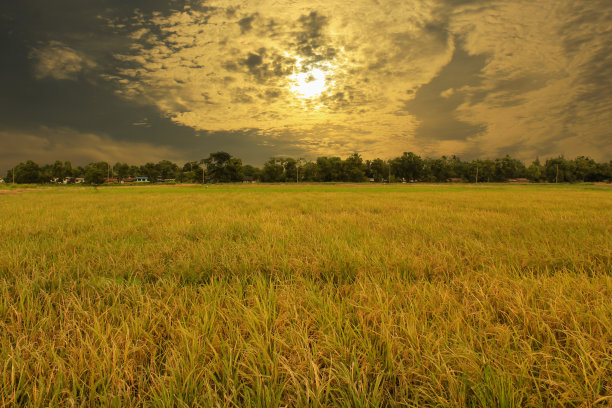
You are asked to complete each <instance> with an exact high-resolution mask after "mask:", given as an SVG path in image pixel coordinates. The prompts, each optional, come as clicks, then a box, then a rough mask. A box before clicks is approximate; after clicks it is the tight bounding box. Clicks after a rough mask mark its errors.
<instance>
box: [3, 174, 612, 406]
mask: <svg viewBox="0 0 612 408" xmlns="http://www.w3.org/2000/svg"><path fill="white" fill-rule="evenodd" d="M7 192H10V193H12V194H8V193H7ZM0 217H1V218H0V364H1V371H0V375H1V377H0V406H6V407H12V406H28V407H29V406H32V407H43V406H44V407H46V406H86V407H90V406H114V407H130V406H134V407H136V406H138V407H140V406H144V407H149V406H152V407H198V406H199V407H305V406H308V407H336V406H338V407H380V406H389V407H424V406H436V407H555V406H559V407H592V406H601V407H604V406H610V405H612V189H610V188H609V187H605V186H594V185H563V186H561V185H559V186H555V185H548V186H546V185H544V186H537V185H524V186H515V185H505V186H504V185H479V186H473V185H471V186H469V185H452V186H451V185H398V186H381V185H378V186H371V185H362V186H351V185H337V186H334V185H304V186H290V185H286V186H283V185H276V186H265V185H258V186H223V185H217V186H211V187H210V188H203V187H201V186H169V187H154V186H150V187H148V186H147V187H100V188H97V189H94V188H92V187H72V188H70V187H66V188H52V189H42V188H35V189H32V190H29V191H23V192H15V190H10V189H8V188H7V187H4V190H1V191H0Z"/></svg>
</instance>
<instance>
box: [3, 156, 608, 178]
mask: <svg viewBox="0 0 612 408" xmlns="http://www.w3.org/2000/svg"><path fill="white" fill-rule="evenodd" d="M77 177H79V178H83V179H84V181H85V182H86V183H90V184H101V183H103V182H104V181H105V180H106V179H107V178H113V179H115V178H116V179H117V181H120V180H123V179H128V178H134V177H147V178H148V180H149V181H150V182H158V181H166V182H167V181H171V180H172V181H176V182H181V183H193V182H197V183H215V182H240V181H262V182H298V181H299V182H308V181H310V182H330V181H333V182H363V181H374V182H383V181H389V180H390V181H391V182H400V181H405V182H413V181H422V182H445V181H451V180H452V181H464V182H470V183H474V182H503V181H508V180H509V179H517V178H518V179H528V180H530V181H532V182H549V183H554V182H559V183H562V182H570V183H571V182H582V181H586V182H597V181H610V180H612V161H610V162H607V163H606V162H603V163H598V162H596V161H595V160H593V159H590V158H588V157H584V156H580V157H577V158H576V159H573V160H568V159H565V158H564V157H558V158H552V159H548V160H546V162H544V163H543V164H542V163H541V162H540V161H539V160H536V161H534V162H533V163H531V164H530V165H529V166H526V165H525V164H524V163H523V162H522V161H520V160H517V159H514V158H512V157H510V156H505V157H503V158H498V159H494V160H491V159H486V160H481V159H477V160H472V161H462V160H461V159H460V158H458V157H456V156H452V157H446V156H442V157H441V158H438V159H432V158H428V157H425V158H423V157H420V156H418V155H416V154H414V153H406V152H405V153H404V154H403V155H401V156H399V157H396V158H394V159H391V160H386V161H385V160H382V159H374V160H363V158H362V157H361V156H360V155H359V154H357V153H355V154H353V155H351V156H349V157H347V158H346V159H344V160H343V159H342V158H340V157H318V158H317V159H316V160H315V161H306V160H304V159H294V158H291V157H280V158H279V157H275V158H271V159H270V160H268V161H267V162H266V163H264V165H263V167H261V168H258V167H254V166H251V165H248V164H247V165H244V164H242V160H241V159H239V158H237V157H233V156H232V155H231V154H229V153H227V152H216V153H211V154H210V155H209V157H208V158H206V159H202V160H199V161H192V162H187V163H185V164H184V165H183V166H182V167H180V166H178V165H177V164H175V163H172V162H171V161H168V160H162V161H160V162H159V163H146V164H144V165H142V166H134V165H129V164H127V163H116V164H115V165H114V166H111V165H110V164H109V163H106V162H96V163H90V164H88V165H87V166H85V167H80V166H79V167H72V165H71V163H70V162H69V161H66V162H61V161H59V160H58V161H56V162H55V163H53V164H47V165H44V166H39V165H38V164H36V163H35V162H33V161H31V160H28V161H27V162H26V163H20V164H19V165H17V166H16V167H15V168H14V169H11V170H9V171H8V173H7V175H6V181H12V180H13V179H14V181H15V183H48V182H53V181H55V182H61V181H63V180H64V179H66V178H72V179H74V178H77Z"/></svg>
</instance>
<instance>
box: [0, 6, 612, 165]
mask: <svg viewBox="0 0 612 408" xmlns="http://www.w3.org/2000/svg"><path fill="white" fill-rule="evenodd" d="M0 51H1V53H2V55H1V58H0V170H6V169H7V168H9V167H11V166H13V165H14V164H16V163H18V162H20V161H23V160H26V159H33V160H35V161H38V162H40V163H46V162H51V161H54V160H56V159H60V160H71V161H72V162H73V164H86V163H88V162H90V161H94V160H95V161H97V160H105V161H110V162H113V163H114V162H116V161H127V162H129V163H134V164H141V163H144V162H146V161H158V160H161V159H170V160H174V161H177V162H183V161H187V160H197V159H201V158H204V157H207V156H208V154H209V153H210V152H214V151H218V150H225V151H228V152H230V153H231V154H233V155H235V156H238V157H241V158H243V160H244V161H245V162H246V163H251V164H256V165H260V164H262V163H263V162H264V161H265V160H266V159H267V158H269V157H272V156H279V155H290V156H293V157H304V158H307V159H312V158H315V157H317V156H320V155H339V156H346V155H348V154H351V153H354V152H358V153H360V154H362V156H363V157H365V158H374V157H381V158H389V157H392V156H396V155H399V154H401V153H402V152H404V151H413V152H415V153H418V154H421V155H427V156H431V157H438V156H441V155H443V154H446V155H449V154H457V155H459V156H460V157H462V158H466V159H471V158H475V157H482V158H485V157H499V156H502V155H505V154H510V155H512V156H515V157H518V158H520V159H523V160H525V161H531V160H533V159H535V158H536V157H537V156H539V157H540V158H545V157H550V156H553V155H560V154H563V155H565V156H566V157H570V158H573V157H575V156H577V155H588V156H591V157H593V158H595V159H597V160H610V159H612V134H611V129H612V2H611V1H610V0H525V1H523V0H502V1H493V0H384V1H383V0H352V1H350V2H349V1H345V0H306V1H289V0H252V1H238V0H193V1H186V0H87V1H84V0H53V1H49V0H18V1H3V2H2V5H0Z"/></svg>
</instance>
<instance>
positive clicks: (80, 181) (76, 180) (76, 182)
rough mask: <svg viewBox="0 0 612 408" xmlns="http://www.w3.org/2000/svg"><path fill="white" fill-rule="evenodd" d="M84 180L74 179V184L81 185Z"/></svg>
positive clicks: (80, 178)
mask: <svg viewBox="0 0 612 408" xmlns="http://www.w3.org/2000/svg"><path fill="white" fill-rule="evenodd" d="M84 182H85V179H84V178H83V177H77V178H75V179H74V184H83V183H84Z"/></svg>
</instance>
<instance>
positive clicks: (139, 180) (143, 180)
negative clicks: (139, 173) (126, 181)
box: [136, 177, 149, 183]
mask: <svg viewBox="0 0 612 408" xmlns="http://www.w3.org/2000/svg"><path fill="white" fill-rule="evenodd" d="M136 182H137V183H148V182H149V178H148V177H136Z"/></svg>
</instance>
